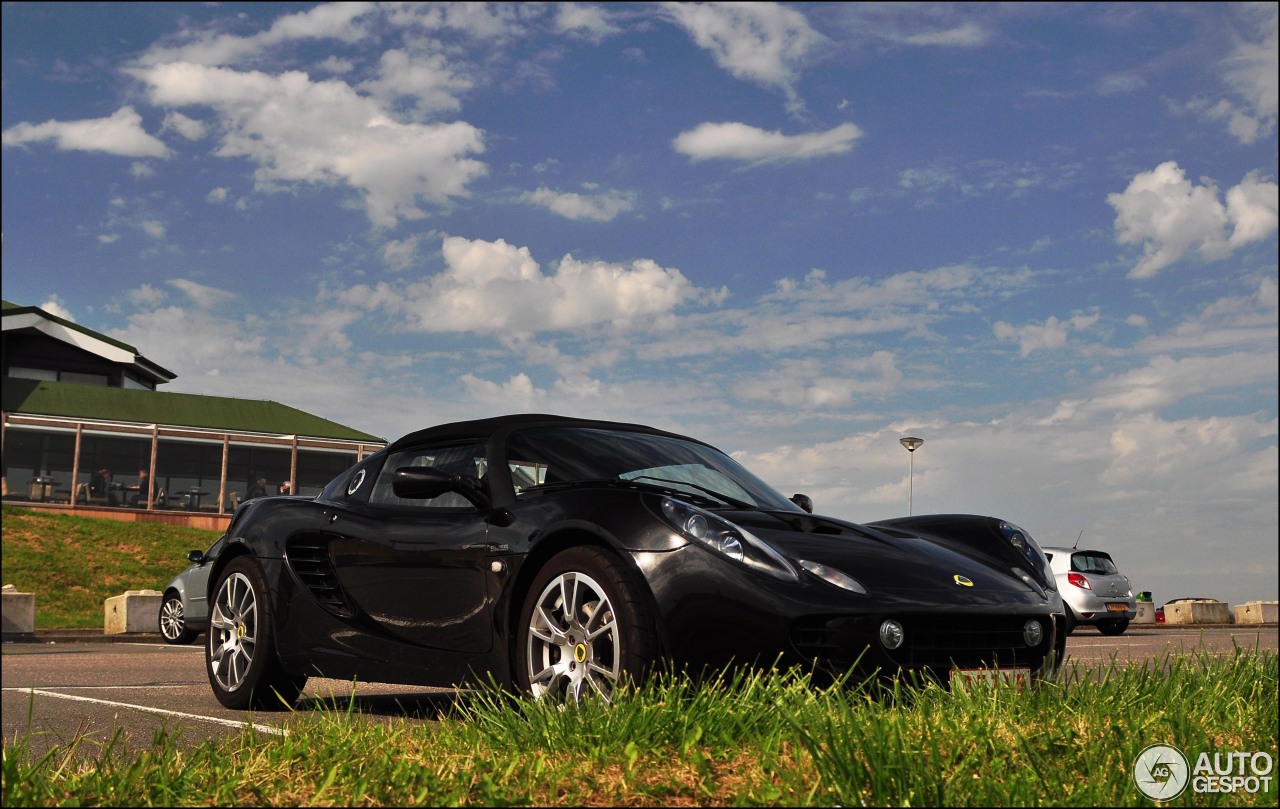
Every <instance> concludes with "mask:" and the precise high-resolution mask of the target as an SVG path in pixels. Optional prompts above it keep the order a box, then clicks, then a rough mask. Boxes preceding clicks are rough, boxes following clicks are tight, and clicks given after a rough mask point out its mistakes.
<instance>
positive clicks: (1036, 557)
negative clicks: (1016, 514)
mask: <svg viewBox="0 0 1280 809" xmlns="http://www.w3.org/2000/svg"><path fill="white" fill-rule="evenodd" d="M1000 534H1001V536H1003V537H1004V538H1005V541H1007V542H1008V543H1009V544H1010V545H1012V546H1013V549H1014V550H1016V551H1017V552H1018V553H1019V554H1021V555H1022V558H1023V559H1026V560H1027V564H1028V565H1030V566H1031V569H1032V570H1034V571H1036V572H1037V573H1039V574H1040V575H1041V577H1042V579H1043V581H1045V582H1046V583H1047V585H1048V589H1050V590H1054V589H1057V588H1056V587H1055V585H1054V580H1053V574H1051V573H1050V572H1049V559H1048V557H1046V556H1045V555H1044V551H1042V550H1040V546H1039V545H1037V544H1036V541H1035V540H1034V539H1032V538H1031V535H1030V534H1028V533H1027V532H1026V531H1024V530H1022V529H1021V528H1019V527H1018V526H1016V525H1014V524H1013V523H1010V522H1001V523H1000Z"/></svg>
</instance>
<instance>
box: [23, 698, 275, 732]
mask: <svg viewBox="0 0 1280 809" xmlns="http://www.w3.org/2000/svg"><path fill="white" fill-rule="evenodd" d="M4 690H5V691H13V692H15V693H23V694H39V695H40V696H42V697H57V698H58V699H69V700H72V701H74V702H93V703H96V704H98V705H110V706H112V707H114V708H132V709H134V710H135V711H144V712H146V713H153V714H160V715H161V716H176V717H179V718H181V719H195V720H197V721H200V722H213V723H214V724H217V725H225V726H226V727H230V728H246V727H248V728H253V729H254V730H256V731H259V732H261V733H269V734H271V735H273V736H288V735H289V731H288V730H287V729H285V728H277V727H272V726H271V725H259V724H256V723H253V722H236V721H233V720H231V719H219V718H217V717H215V716H201V715H200V714H194V713H182V712H181V711H169V710H165V709H164V708H152V707H150V706H149V705H133V704H130V703H128V702H115V701H113V700H109V699H97V698H95V697H80V696H76V695H75V694H60V693H58V692H57V691H46V690H44V689H43V688H6V689H4Z"/></svg>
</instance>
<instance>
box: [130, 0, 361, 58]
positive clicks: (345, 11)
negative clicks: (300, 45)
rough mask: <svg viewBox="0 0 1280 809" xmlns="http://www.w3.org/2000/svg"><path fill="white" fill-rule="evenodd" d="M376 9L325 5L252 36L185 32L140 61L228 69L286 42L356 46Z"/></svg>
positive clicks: (341, 4) (290, 17)
mask: <svg viewBox="0 0 1280 809" xmlns="http://www.w3.org/2000/svg"><path fill="white" fill-rule="evenodd" d="M374 8H375V6H374V4H373V3H324V4H321V5H318V6H315V7H313V8H311V9H308V10H306V11H302V12H298V13H297V14H287V15H285V16H283V17H280V18H278V19H277V20H276V21H275V22H274V23H272V25H271V27H270V28H269V29H267V30H266V31H263V32H261V33H258V34H255V35H253V36H237V35H234V34H218V33H213V32H208V31H189V32H184V33H183V34H182V35H181V36H180V37H179V38H180V39H186V40H188V41H187V42H185V43H184V44H179V45H159V46H156V47H153V48H152V49H151V50H150V51H148V52H147V53H146V54H145V55H144V56H143V57H142V58H141V59H140V60H139V63H140V64H142V65H158V64H162V63H165V62H191V63H194V64H200V65H211V66H212V65H229V64H235V63H236V62H239V61H242V60H248V59H251V58H252V57H254V56H255V55H257V54H259V53H261V52H262V51H263V49H265V48H268V47H270V46H272V45H278V44H281V43H284V42H289V41H297V40H308V39H336V40H339V41H342V42H357V41H359V40H360V39H362V38H363V37H364V36H365V33H366V32H365V30H364V27H363V25H362V24H361V23H360V18H361V17H363V16H364V15H365V14H368V13H369V12H370V11H372V10H373V9H374Z"/></svg>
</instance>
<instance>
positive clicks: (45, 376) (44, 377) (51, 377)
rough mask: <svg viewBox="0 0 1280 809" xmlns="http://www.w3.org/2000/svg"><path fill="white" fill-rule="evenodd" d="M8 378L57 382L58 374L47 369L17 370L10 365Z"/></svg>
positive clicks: (16, 367)
mask: <svg viewBox="0 0 1280 809" xmlns="http://www.w3.org/2000/svg"><path fill="white" fill-rule="evenodd" d="M9 376H11V377H13V378H14V379H38V380H40V381H41V382H57V381H58V372H57V371H50V370H48V369H47V368H19V367H18V366H16V365H10V366H9Z"/></svg>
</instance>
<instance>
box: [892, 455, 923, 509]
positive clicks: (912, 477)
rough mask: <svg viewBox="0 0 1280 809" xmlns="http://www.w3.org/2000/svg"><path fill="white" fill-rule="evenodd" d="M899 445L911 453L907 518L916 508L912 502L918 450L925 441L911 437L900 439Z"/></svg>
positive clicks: (908, 464) (908, 473) (908, 470)
mask: <svg viewBox="0 0 1280 809" xmlns="http://www.w3.org/2000/svg"><path fill="white" fill-rule="evenodd" d="M898 443H899V444H902V446H904V447H906V448H907V452H908V453H910V455H909V457H910V460H909V461H907V516H908V517H910V516H911V510H912V508H913V507H914V503H912V500H913V499H914V497H915V491H914V490H915V474H916V450H918V449H920V445H921V444H923V443H924V439H923V438H916V437H915V436H913V435H909V436H907V437H906V438H899V439H898Z"/></svg>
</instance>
